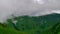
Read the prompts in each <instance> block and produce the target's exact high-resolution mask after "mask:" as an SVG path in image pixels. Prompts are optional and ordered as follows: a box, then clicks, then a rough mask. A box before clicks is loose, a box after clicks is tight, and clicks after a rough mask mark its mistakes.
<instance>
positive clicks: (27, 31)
mask: <svg viewBox="0 0 60 34" xmlns="http://www.w3.org/2000/svg"><path fill="white" fill-rule="evenodd" d="M13 19H14V20H17V24H16V26H17V27H16V28H18V29H19V31H18V30H16V28H15V26H13V24H12V20H11V19H8V20H7V22H8V24H7V27H6V28H5V29H4V28H1V27H0V28H1V29H0V30H2V33H3V31H4V32H7V31H8V32H10V31H12V30H13V31H12V32H13V34H17V33H18V34H20V33H21V34H58V33H59V32H60V14H49V15H44V16H38V17H29V16H19V17H14V18H13ZM19 32H20V33H19Z"/></svg>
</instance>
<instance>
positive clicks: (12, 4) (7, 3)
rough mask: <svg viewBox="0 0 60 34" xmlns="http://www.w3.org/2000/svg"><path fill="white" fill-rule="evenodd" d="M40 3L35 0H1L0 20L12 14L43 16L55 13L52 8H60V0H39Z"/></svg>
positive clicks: (2, 20)
mask: <svg viewBox="0 0 60 34" xmlns="http://www.w3.org/2000/svg"><path fill="white" fill-rule="evenodd" d="M38 3H40V4H38ZM38 3H35V2H34V1H33V0H0V21H1V22H4V21H5V20H6V19H7V18H11V15H12V14H13V15H15V16H22V15H29V16H41V15H46V14H51V13H53V11H52V10H60V0H39V1H38ZM59 12H60V11H59ZM55 13H58V12H57V11H55Z"/></svg>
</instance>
